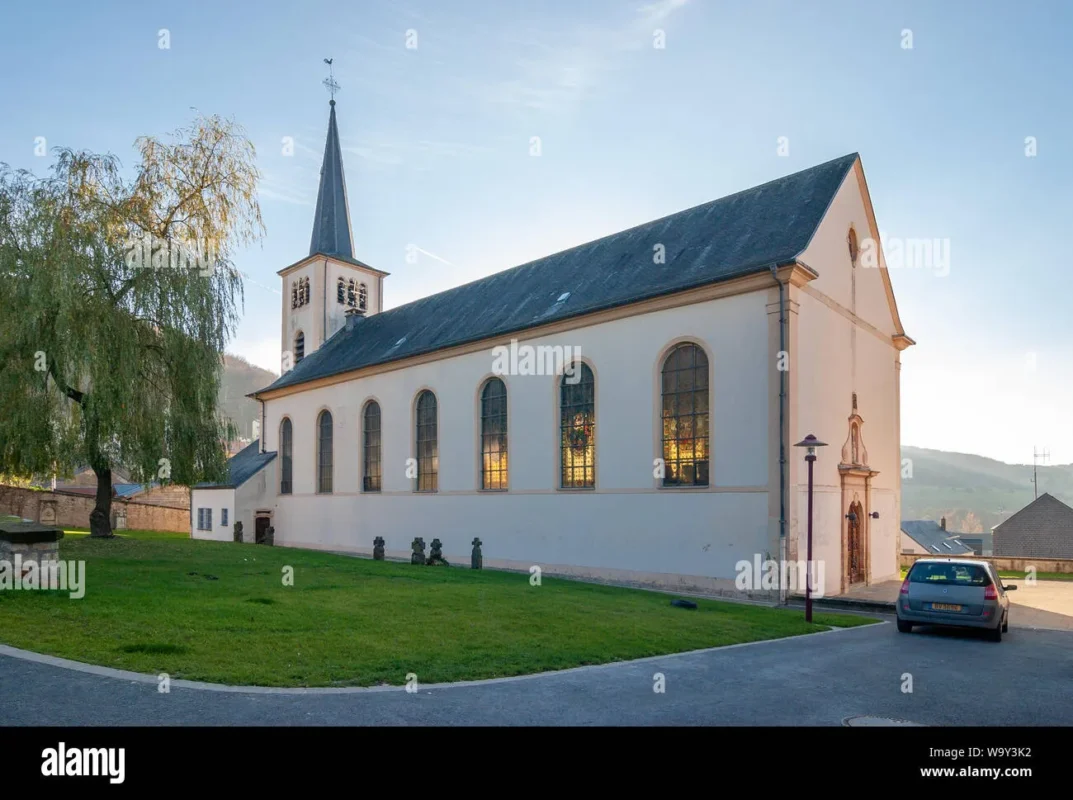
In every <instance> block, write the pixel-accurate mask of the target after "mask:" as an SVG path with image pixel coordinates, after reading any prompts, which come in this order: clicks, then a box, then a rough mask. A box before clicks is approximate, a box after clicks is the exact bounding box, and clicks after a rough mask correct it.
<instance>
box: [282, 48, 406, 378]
mask: <svg viewBox="0 0 1073 800" xmlns="http://www.w3.org/2000/svg"><path fill="white" fill-rule="evenodd" d="M332 61H333V59H328V58H326V59H324V62H325V63H326V64H327V65H328V68H329V70H330V71H331V69H332ZM324 85H325V86H326V87H327V88H328V91H329V92H330V93H331V100H330V101H329V103H328V106H329V112H328V135H327V138H326V139H325V142H324V158H323V160H322V161H321V167H320V187H319V189H318V191H317V207H316V211H315V212H314V214H313V233H312V235H311V236H310V241H309V255H307V256H306V257H305V258H303V259H302V260H301V261H297V262H295V263H294V264H291V265H290V266H289V267H285V268H284V269H282V270H280V271H279V275H280V277H281V278H282V280H283V287H282V289H283V292H282V294H283V307H282V312H283V313H282V336H281V341H280V351H281V352H282V354H283V357H282V362H283V369H284V370H286V369H287V368H288V363H289V364H290V366H292V367H293V366H295V365H297V364H298V363H299V362H300V361H301V360H302V359H303V358H305V357H306V356H308V355H310V354H311V353H313V352H315V351H316V350H317V349H318V348H319V347H320V346H321V345H322V344H324V342H326V341H327V340H328V339H330V338H331V337H332V336H333V335H334V334H335V333H337V332H338V331H339V330H340V329H342V328H344V327H345V326H346V317H347V313H348V312H350V314H352V315H353V314H357V315H359V316H368V315H372V314H377V313H379V312H380V311H383V309H384V294H383V289H384V278H386V277H387V275H388V273H386V272H383V271H382V270H378V269H375V268H373V267H370V266H369V265H368V264H365V263H363V262H361V261H359V260H358V259H357V258H355V257H354V237H353V233H352V232H351V227H350V204H349V201H348V199H347V190H346V178H345V176H344V174H343V148H342V145H341V144H340V140H339V123H338V121H337V119H336V113H335V93H336V92H337V91H339V84H338V83H336V82H335V76H334V74H333V73H331V72H330V74H329V77H328V78H327V79H325V81H324ZM288 354H289V360H288Z"/></svg>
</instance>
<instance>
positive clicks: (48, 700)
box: [0, 622, 1073, 726]
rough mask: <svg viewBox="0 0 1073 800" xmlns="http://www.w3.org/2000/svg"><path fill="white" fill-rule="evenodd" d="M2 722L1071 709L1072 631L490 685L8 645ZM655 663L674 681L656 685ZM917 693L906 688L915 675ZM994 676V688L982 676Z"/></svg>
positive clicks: (728, 716) (933, 639) (861, 637)
mask: <svg viewBox="0 0 1073 800" xmlns="http://www.w3.org/2000/svg"><path fill="white" fill-rule="evenodd" d="M5 652H8V653H10V652H11V651H10V649H6V650H5V649H0V725H63V726H75V725H120V726H122V725H841V724H843V723H844V720H846V719H847V718H851V717H857V716H871V717H884V718H894V719H901V720H907V721H911V722H915V723H919V724H923V725H1070V724H1073V694H1071V693H1070V692H1069V691H1068V687H1069V686H1070V682H1071V681H1073V632H1067V631H1052V630H1030V629H1026V628H1022V627H1017V626H1014V627H1012V628H1011V631H1010V633H1009V634H1008V635H1007V636H1006V637H1005V638H1004V640H1003V642H1002V643H1000V644H996V643H993V642H988V641H985V640H983V639H982V638H981V637H980V636H979V635H977V634H974V633H961V632H934V631H933V630H929V629H918V630H917V631H914V633H912V634H908V635H907V634H899V633H898V632H897V631H896V630H895V627H894V625H892V624H890V623H889V622H886V623H884V624H880V625H873V626H867V627H863V628H853V629H846V630H838V631H832V632H830V633H821V634H815V635H811V636H801V637H795V638H792V639H784V640H779V641H773V642H760V643H755V644H749V645H739V646H734V647H726V648H719V649H716V650H708V651H701V652H696V653H689V654H684V655H678V656H666V657H657V658H653V659H646V660H643V661H633V662H627V663H621V664H613V665H606V666H602V667H583V668H580V669H575V670H568V671H565V672H558V673H549V674H544V675H539V676H531V677H527V678H518V679H504V680H500V681H492V682H484V683H477V684H456V685H446V686H420V685H419V687H418V688H419V691H418V692H417V693H414V694H410V693H407V692H406V691H405V690H404V689H402V688H382V689H372V690H327V691H325V690H319V691H318V690H306V691H293V690H291V691H288V690H276V691H273V690H261V691H253V692H251V691H208V690H205V689H198V688H189V687H186V686H181V685H179V683H178V682H176V683H173V684H172V687H171V691H170V692H169V693H167V694H161V693H159V692H158V691H157V685H156V682H155V680H152V679H149V680H148V681H146V680H132V679H130V678H125V679H117V678H115V677H108V676H105V675H100V674H93V673H90V672H84V671H76V670H72V669H67V668H64V667H60V666H56V665H53V664H46V663H38V662H35V661H31V660H26V659H24V658H17V657H12V656H11V655H4V653H5ZM657 673H660V674H662V675H663V678H664V687H665V691H663V692H662V693H660V692H656V691H653V688H654V687H655V686H656V685H657V677H656V676H657ZM907 677H908V678H911V689H912V691H911V692H907V691H903V690H904V689H905V688H906V687H908V686H909V683H910V681H907ZM981 687H986V689H987V698H986V702H981V699H980V688H981Z"/></svg>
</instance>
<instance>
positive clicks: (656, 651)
mask: <svg viewBox="0 0 1073 800" xmlns="http://www.w3.org/2000/svg"><path fill="white" fill-rule="evenodd" d="M60 555H61V557H62V558H64V559H75V560H85V561H86V584H87V586H86V594H85V597H84V598H83V599H81V600H72V599H70V598H69V597H68V595H67V594H66V593H62V592H40V591H38V592H31V591H19V592H15V591H4V592H0V642H3V643H5V644H9V645H13V646H15V647H22V648H26V649H29V650H34V651H37V652H42V653H48V654H51V655H56V656H62V657H65V658H71V659H75V660H78V661H84V662H89V663H93V664H102V665H105V666H110V667H117V668H122V669H128V670H134V671H137V672H143V673H152V674H157V673H168V674H169V675H170V676H171V677H172V678H186V679H189V680H201V681H210V682H218V683H229V684H243V685H260V686H369V685H375V684H394V685H402V684H404V683H405V681H406V675H407V673H415V674H416V675H417V676H418V677H417V679H418V681H419V682H420V683H435V682H441V681H457V680H467V679H479V678H492V677H503V676H509V675H521V674H526V673H534V672H541V671H544V670H555V669H564V668H568V667H576V666H579V665H583V664H600V663H606V662H611V661H618V660H624V659H632V658H641V657H644V656H654V655H660V654H665V653H673V652H680V651H685V650H694V649H699V648H704V647H714V646H720V645H728V644H735V643H738V642H751V641H757V640H761V639H772V638H777V637H782V636H796V635H799V634H805V633H811V632H816V631H820V630H826V629H827V627H829V626H839V627H848V626H854V625H861V624H868V623H871V622H875V621H876V620H873V619H867V618H864V617H857V616H852V615H846V614H817V615H815V617H814V619H815V622H814V624H811V625H809V624H806V623H805V621H804V619H803V614H802V612H801V611H800V610H787V609H775V608H768V607H763V606H756V605H747V604H739V603H728V602H716V601H710V600H697V601H696V602H697V603H698V605H699V608H698V609H697V610H686V609H680V608H674V607H672V606H671V605H670V598H669V597H668V596H667V595H664V594H660V593H656V592H646V591H641V590H631V589H622V588H617V587H609V586H600V585H593V584H586V583H580V582H576V581H569V580H561V579H560V580H557V579H554V578H548V577H544V579H543V582H542V585H541V586H531V585H530V583H529V575H528V574H515V573H507V572H497V571H493V570H482V571H480V572H475V571H472V570H469V569H458V568H453V567H425V566H411V565H409V564H399V563H394V562H382V561H372V560H369V559H363V558H348V557H345V556H336V555H331V554H327V553H318V552H313V551H306V550H296V549H290V548H282V547H275V548H273V547H264V546H258V545H249V544H233V543H230V542H205V541H194V540H191V539H189V538H188V537H187V536H186V535H184V534H162V533H143V532H137V531H126V532H124V535H122V536H120V537H117V538H115V539H111V540H94V539H91V538H90V537H89V536H86V535H84V534H80V533H78V532H75V531H71V532H70V533H69V534H68V536H67V537H65V538H64V539H63V541H62V543H61V552H60ZM285 567H291V568H293V574H294V585H293V586H284V585H283V580H282V578H283V574H284V568H285Z"/></svg>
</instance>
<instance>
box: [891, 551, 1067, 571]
mask: <svg viewBox="0 0 1073 800" xmlns="http://www.w3.org/2000/svg"><path fill="white" fill-rule="evenodd" d="M918 558H935V555H934V554H930V553H921V554H919V555H917V554H915V553H902V555H901V564H902V566H903V567H909V566H912V564H913V562H914V561H916V560H917V559H918ZM954 558H979V559H980V560H982V561H990V562H991V564H992V565H994V567H995V569H997V570H998V571H999V572H1024V571H1025V570H1027V569H1028V568H1029V567H1035V569H1036V572H1063V573H1073V559H1071V558H1007V557H1003V556H974V555H971V554H970V555H966V556H954Z"/></svg>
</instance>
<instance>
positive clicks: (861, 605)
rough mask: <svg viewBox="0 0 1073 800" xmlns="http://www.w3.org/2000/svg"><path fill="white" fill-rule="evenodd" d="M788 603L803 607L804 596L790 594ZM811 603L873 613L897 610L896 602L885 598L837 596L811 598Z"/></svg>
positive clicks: (827, 607)
mask: <svg viewBox="0 0 1073 800" xmlns="http://www.w3.org/2000/svg"><path fill="white" fill-rule="evenodd" d="M789 605H791V606H793V607H795V608H804V607H805V598H804V597H802V596H801V595H791V596H790V598H789ZM812 605H813V607H815V608H823V609H828V610H831V611H867V612H872V613H873V614H894V613H896V611H897V608H896V604H895V603H894V602H893V601H887V600H850V599H843V598H837V597H823V598H818V599H817V598H813V600H812Z"/></svg>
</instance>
